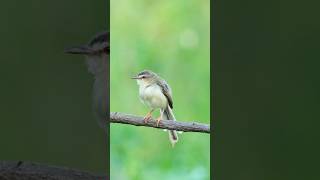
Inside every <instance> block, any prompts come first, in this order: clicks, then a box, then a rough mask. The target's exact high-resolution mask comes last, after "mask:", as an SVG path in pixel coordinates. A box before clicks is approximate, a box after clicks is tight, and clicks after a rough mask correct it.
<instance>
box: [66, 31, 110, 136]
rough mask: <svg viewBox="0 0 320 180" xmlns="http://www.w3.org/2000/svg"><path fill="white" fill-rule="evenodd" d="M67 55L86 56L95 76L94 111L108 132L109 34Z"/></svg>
mask: <svg viewBox="0 0 320 180" xmlns="http://www.w3.org/2000/svg"><path fill="white" fill-rule="evenodd" d="M65 52H66V53H70V54H82V55H85V57H86V61H87V66H88V70H89V72H90V73H91V74H93V75H94V84H93V109H94V113H95V115H96V116H97V119H98V123H99V125H100V126H101V127H102V128H103V129H104V131H105V132H106V131H107V129H106V125H107V115H109V94H108V92H109V91H108V90H109V83H108V80H109V79H108V78H109V55H110V34H109V32H106V31H105V32H102V33H98V34H97V35H96V36H94V37H93V38H92V39H91V40H90V41H89V43H88V44H85V45H80V46H74V47H71V48H67V49H66V50H65Z"/></svg>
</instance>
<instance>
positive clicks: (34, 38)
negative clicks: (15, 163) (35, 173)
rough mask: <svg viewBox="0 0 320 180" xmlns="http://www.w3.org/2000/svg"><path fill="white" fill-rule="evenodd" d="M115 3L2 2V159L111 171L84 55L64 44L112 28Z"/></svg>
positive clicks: (87, 38) (68, 44)
mask: <svg viewBox="0 0 320 180" xmlns="http://www.w3.org/2000/svg"><path fill="white" fill-rule="evenodd" d="M108 6H109V3H107V1H105V0H96V1H86V0H77V1H63V0H55V1H44V0H33V1H16V0H13V1H1V2H0V22H1V28H0V39H1V42H0V53H1V58H0V62H1V66H0V82H1V89H0V99H1V103H0V142H1V145H0V160H28V161H35V162H40V163H45V164H51V165H57V166H67V167H72V168H77V169H81V170H87V171H92V172H99V173H105V172H106V169H105V168H106V162H107V160H106V153H105V151H106V145H105V142H104V139H103V132H102V130H101V129H100V128H99V127H98V125H97V123H96V120H95V119H94V116H93V113H92V109H91V86H92V82H93V79H92V76H91V75H90V74H89V73H88V72H87V68H86V65H85V62H84V57H81V56H73V55H67V54H64V53H63V50H64V48H66V47H69V46H72V45H77V44H82V43H86V42H88V41H89V40H90V38H91V37H92V36H93V35H95V34H96V33H97V32H100V31H102V30H105V29H107V28H108V24H107V21H108V20H109V17H108V10H109V7H108Z"/></svg>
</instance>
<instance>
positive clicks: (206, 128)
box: [110, 112, 210, 133]
mask: <svg viewBox="0 0 320 180" xmlns="http://www.w3.org/2000/svg"><path fill="white" fill-rule="evenodd" d="M110 122H111V123H121V124H130V125H135V126H146V127H153V128H160V129H170V130H177V131H184V132H201V133H210V125H207V124H202V123H196V122H182V121H171V120H161V121H160V123H159V126H157V125H156V121H155V120H154V119H151V120H150V121H149V122H147V123H145V122H144V120H143V117H139V116H134V115H130V114H124V113H120V112H110Z"/></svg>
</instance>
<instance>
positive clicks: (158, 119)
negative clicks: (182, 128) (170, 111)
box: [157, 116, 162, 126]
mask: <svg viewBox="0 0 320 180" xmlns="http://www.w3.org/2000/svg"><path fill="white" fill-rule="evenodd" d="M161 119H162V118H161V116H160V117H158V118H157V126H159V123H160V121H161Z"/></svg>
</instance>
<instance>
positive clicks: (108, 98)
mask: <svg viewBox="0 0 320 180" xmlns="http://www.w3.org/2000/svg"><path fill="white" fill-rule="evenodd" d="M110 18H111V17H110V1H109V0H106V24H107V31H109V32H110ZM108 39H109V61H105V62H106V66H107V71H106V76H105V77H106V89H107V93H106V94H107V98H106V99H107V118H108V119H107V126H106V128H107V131H106V132H107V135H106V136H107V143H106V146H107V148H106V149H107V159H106V161H107V163H106V164H107V167H106V170H107V177H108V179H110V123H109V119H110V59H111V58H110V56H111V54H110V53H111V51H110V44H111V43H110V42H111V40H110V33H109V38H108Z"/></svg>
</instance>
